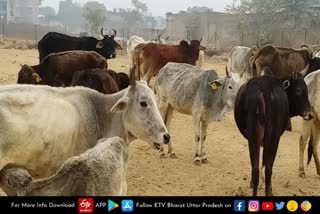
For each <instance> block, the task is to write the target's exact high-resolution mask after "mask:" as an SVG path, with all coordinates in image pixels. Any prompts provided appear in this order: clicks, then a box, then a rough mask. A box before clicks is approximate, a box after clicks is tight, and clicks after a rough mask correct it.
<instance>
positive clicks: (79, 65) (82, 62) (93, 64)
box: [17, 50, 108, 86]
mask: <svg viewBox="0 0 320 214" xmlns="http://www.w3.org/2000/svg"><path fill="white" fill-rule="evenodd" d="M107 67H108V63H107V60H106V59H105V58H104V57H103V56H101V55H99V54H98V53H96V52H94V51H78V50H77V51H66V52H61V53H54V54H50V55H48V56H47V57H45V58H44V59H43V61H42V62H41V63H40V64H39V65H35V66H28V65H23V66H22V68H21V70H20V71H19V73H18V81H17V83H20V84H45V85H50V86H69V85H70V83H71V80H72V76H73V74H74V72H76V71H79V70H85V69H93V68H102V69H104V68H107Z"/></svg>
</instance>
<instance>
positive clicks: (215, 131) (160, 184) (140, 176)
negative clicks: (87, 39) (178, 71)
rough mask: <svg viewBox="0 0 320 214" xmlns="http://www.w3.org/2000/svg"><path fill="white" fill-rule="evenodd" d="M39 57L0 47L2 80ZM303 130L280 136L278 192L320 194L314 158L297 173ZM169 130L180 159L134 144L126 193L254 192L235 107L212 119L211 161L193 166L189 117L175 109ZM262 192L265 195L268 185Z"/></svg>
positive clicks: (115, 63)
mask: <svg viewBox="0 0 320 214" xmlns="http://www.w3.org/2000/svg"><path fill="white" fill-rule="evenodd" d="M37 62H38V53H37V51H36V50H13V49H12V50H7V49H0V84H11V83H15V82H16V79H17V72H18V71H19V68H20V64H29V65H33V64H37ZM129 62H130V61H129V59H128V57H126V56H121V55H119V56H118V57H117V59H113V60H109V68H110V69H114V70H116V71H124V72H128V69H129ZM225 64H226V62H219V61H217V60H213V59H208V60H206V61H205V63H204V66H203V67H204V68H211V69H212V68H213V69H216V70H217V71H218V72H219V73H220V74H221V76H223V75H224V68H225ZM300 129H301V118H294V119H293V132H286V133H285V134H284V135H283V137H282V139H281V142H280V145H279V149H278V153H277V157H276V161H275V164H274V167H273V177H272V183H273V193H274V195H277V196H278V195H279V196H293V195H318V196H319V195H320V176H318V175H317V173H316V169H315V164H314V161H312V162H311V164H310V165H309V166H308V167H306V178H304V179H303V178H300V177H299V176H298V164H299V137H300ZM170 133H171V137H172V143H173V148H174V151H175V153H176V155H177V159H170V158H167V159H160V158H159V153H158V152H157V151H155V150H152V149H151V147H150V146H149V144H148V143H146V142H143V141H140V140H136V141H134V142H132V143H131V144H130V151H129V152H130V156H129V167H128V195H148V196H150V195H167V196H172V195H182V196H185V195H201V196H202V195H207V196H235V195H245V196H250V195H251V194H252V191H251V189H250V188H249V182H250V177H251V175H250V174H251V167H250V160H249V152H248V145H247V141H246V140H245V139H244V138H243V137H242V136H241V134H240V132H239V131H238V129H237V127H236V124H235V122H234V119H233V112H229V113H228V114H227V115H226V117H225V118H224V120H223V121H222V122H215V123H211V124H210V126H209V128H208V135H207V140H206V153H207V156H208V160H209V163H208V164H202V165H201V166H195V165H193V163H192V156H193V152H194V134H193V127H192V118H191V116H189V115H182V114H179V113H176V112H175V113H174V117H173V120H172V125H171V132H170ZM166 149H167V148H166ZM319 149H320V148H319ZM258 194H259V195H264V185H263V188H262V189H260V190H259V192H258Z"/></svg>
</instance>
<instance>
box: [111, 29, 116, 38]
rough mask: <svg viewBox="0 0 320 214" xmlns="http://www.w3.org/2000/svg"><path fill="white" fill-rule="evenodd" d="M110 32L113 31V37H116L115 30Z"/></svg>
mask: <svg viewBox="0 0 320 214" xmlns="http://www.w3.org/2000/svg"><path fill="white" fill-rule="evenodd" d="M112 30H113V36H114V37H116V35H117V31H116V30H115V29H112Z"/></svg>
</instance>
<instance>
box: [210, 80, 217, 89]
mask: <svg viewBox="0 0 320 214" xmlns="http://www.w3.org/2000/svg"><path fill="white" fill-rule="evenodd" d="M211 88H212V89H213V90H216V89H217V88H218V86H217V84H216V83H215V82H213V83H211Z"/></svg>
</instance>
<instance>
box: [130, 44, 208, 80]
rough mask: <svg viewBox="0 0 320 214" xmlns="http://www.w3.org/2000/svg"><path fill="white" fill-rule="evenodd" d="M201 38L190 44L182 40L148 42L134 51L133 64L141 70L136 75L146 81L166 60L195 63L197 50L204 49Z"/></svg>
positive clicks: (197, 56) (197, 55)
mask: <svg viewBox="0 0 320 214" xmlns="http://www.w3.org/2000/svg"><path fill="white" fill-rule="evenodd" d="M201 40H202V39H200V40H191V41H190V44H188V42H187V41H185V40H182V41H181V42H180V44H179V45H163V44H154V43H149V44H145V45H144V46H142V47H140V48H139V49H138V51H137V52H136V51H135V52H134V55H135V56H134V57H133V59H134V64H135V65H136V66H138V67H139V69H137V70H138V71H141V73H139V74H138V75H137V76H139V77H141V76H143V79H144V80H146V81H147V82H148V83H149V81H150V79H151V78H152V76H155V75H157V73H158V72H159V70H160V69H161V68H162V67H163V66H165V65H166V64H167V63H168V62H176V63H186V64H190V65H194V66H195V65H196V61H197V60H198V59H199V51H200V50H204V49H205V47H203V46H201V45H200V44H201Z"/></svg>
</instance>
